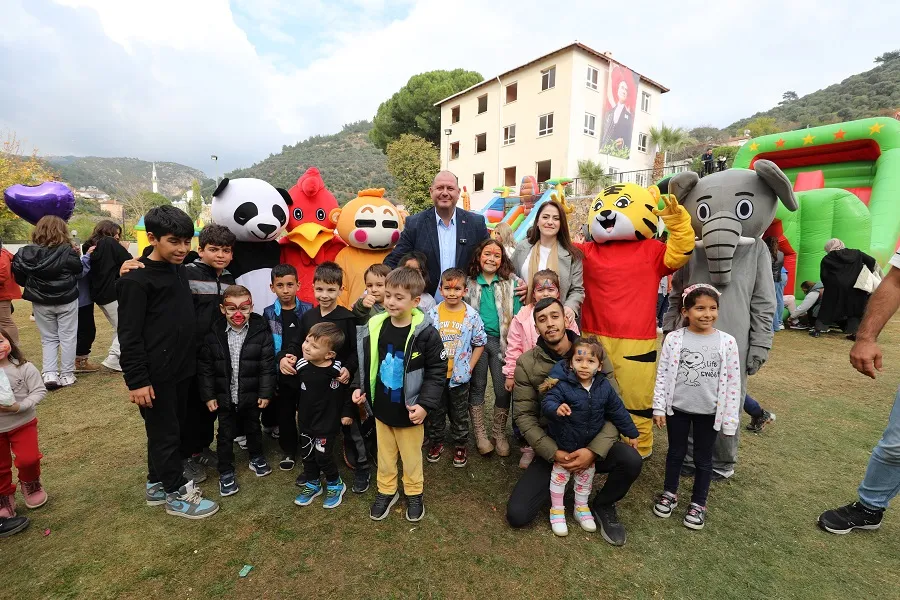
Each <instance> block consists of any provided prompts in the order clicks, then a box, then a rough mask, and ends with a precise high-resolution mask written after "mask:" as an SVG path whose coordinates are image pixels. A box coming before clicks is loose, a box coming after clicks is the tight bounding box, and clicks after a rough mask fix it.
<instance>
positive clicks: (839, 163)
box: [734, 117, 900, 293]
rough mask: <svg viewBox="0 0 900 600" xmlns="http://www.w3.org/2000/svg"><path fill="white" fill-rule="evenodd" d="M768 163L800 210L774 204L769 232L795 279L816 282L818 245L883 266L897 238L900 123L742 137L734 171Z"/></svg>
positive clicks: (882, 120) (891, 121)
mask: <svg viewBox="0 0 900 600" xmlns="http://www.w3.org/2000/svg"><path fill="white" fill-rule="evenodd" d="M760 158H762V159H766V160H771V161H772V162H774V163H775V164H777V165H778V166H779V167H781V169H782V170H783V171H784V172H785V174H787V176H788V177H789V178H790V180H791V181H792V182H793V183H794V190H795V192H797V201H798V204H799V209H798V210H797V211H796V212H794V213H791V212H789V211H788V210H787V209H785V208H784V206H779V208H778V212H777V213H776V215H775V218H776V221H775V222H774V223H773V225H772V228H771V229H770V231H769V233H770V234H772V235H778V236H780V240H781V241H780V247H781V249H782V250H783V251H784V253H785V256H786V260H785V266H786V267H787V268H788V271H789V272H790V275H789V279H788V287H787V289H786V291H785V293H791V290H793V291H795V292H799V287H798V288H795V287H794V283H795V282H796V281H803V280H806V279H809V280H813V281H815V280H818V278H819V262H820V261H821V259H822V257H823V256H824V255H825V251H824V244H825V242H826V241H827V240H828V239H829V238H832V237H838V238H841V239H842V240H843V241H844V242H845V243H846V244H847V246H848V247H851V248H859V249H860V250H863V251H865V252H868V253H869V254H871V255H872V256H874V257H875V258H876V260H878V263H879V264H881V265H882V266H885V265H887V263H888V261H889V260H890V258H891V256H892V255H893V253H894V252H895V250H896V249H897V241H898V238H900V121H897V120H895V119H892V118H890V117H878V118H872V119H862V120H859V121H850V122H846V123H836V124H834V125H823V126H821V127H812V128H808V129H800V130H797V131H790V132H786V133H775V134H772V135H766V136H761V137H758V138H754V139H752V140H749V141H748V142H747V143H746V144H744V146H743V147H741V149H740V151H738V153H737V155H736V156H735V159H734V166H735V167H738V168H751V169H752V168H753V163H754V162H756V161H757V160H758V159H760Z"/></svg>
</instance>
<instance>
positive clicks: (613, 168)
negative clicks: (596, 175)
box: [609, 167, 622, 183]
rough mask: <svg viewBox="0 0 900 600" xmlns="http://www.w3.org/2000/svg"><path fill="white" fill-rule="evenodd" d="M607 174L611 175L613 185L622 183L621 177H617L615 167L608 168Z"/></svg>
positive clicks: (617, 173) (617, 172)
mask: <svg viewBox="0 0 900 600" xmlns="http://www.w3.org/2000/svg"><path fill="white" fill-rule="evenodd" d="M609 174H610V175H612V180H613V181H614V182H615V183H622V176H621V175H619V169H618V168H616V167H610V168H609Z"/></svg>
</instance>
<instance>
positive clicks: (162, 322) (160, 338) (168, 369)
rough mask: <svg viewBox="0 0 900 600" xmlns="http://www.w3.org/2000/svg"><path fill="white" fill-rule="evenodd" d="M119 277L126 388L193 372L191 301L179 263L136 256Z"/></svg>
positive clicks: (184, 274)
mask: <svg viewBox="0 0 900 600" xmlns="http://www.w3.org/2000/svg"><path fill="white" fill-rule="evenodd" d="M139 260H140V261H141V262H142V263H144V268H143V269H134V270H133V271H129V272H128V273H126V274H125V275H122V277H120V278H119V281H118V282H117V283H116V292H117V294H118V299H119V344H120V345H121V347H122V358H121V365H122V371H123V373H124V375H125V385H127V386H128V389H129V390H136V389H138V388H142V387H146V386H148V385H151V384H152V383H153V382H162V381H170V382H172V383H174V382H177V381H181V380H183V379H184V378H186V377H190V376H192V375H193V374H194V373H195V369H196V350H195V340H194V328H195V323H196V318H195V316H194V302H193V300H192V298H191V288H190V285H189V284H188V278H187V274H186V273H185V270H184V266H183V265H174V264H171V263H167V262H162V261H156V260H150V259H149V258H141V259H139Z"/></svg>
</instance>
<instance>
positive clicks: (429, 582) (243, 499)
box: [0, 302, 900, 599]
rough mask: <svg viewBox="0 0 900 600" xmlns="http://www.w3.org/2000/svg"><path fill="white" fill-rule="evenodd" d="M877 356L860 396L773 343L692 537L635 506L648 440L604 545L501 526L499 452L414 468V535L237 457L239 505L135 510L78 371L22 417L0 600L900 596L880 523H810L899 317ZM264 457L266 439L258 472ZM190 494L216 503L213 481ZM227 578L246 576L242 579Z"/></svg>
mask: <svg viewBox="0 0 900 600" xmlns="http://www.w3.org/2000/svg"><path fill="white" fill-rule="evenodd" d="M17 308H18V310H17V311H16V317H17V318H18V322H19V324H20V327H21V328H22V339H23V340H24V341H23V346H24V350H25V352H26V355H27V356H29V357H31V358H32V359H34V360H35V362H37V363H39V362H40V356H39V355H40V347H39V341H38V335H37V331H36V329H35V327H34V324H33V323H31V322H29V321H28V312H29V311H28V305H27V303H21V302H19V303H17ZM97 323H98V326H99V329H100V331H99V333H98V341H97V344H96V346H95V355H94V356H95V360H97V361H99V360H100V359H101V358H102V356H101V355H102V353H103V352H104V351H105V349H106V347H107V344H108V342H109V338H110V334H109V328H108V327H107V326H106V323H105V321H104V319H103V317H102V315H101V314H100V313H99V311H98V312H97ZM882 341H883V346H884V349H885V352H886V358H885V365H886V369H887V374H886V375H885V376H883V377H882V378H880V379H879V380H878V381H877V382H872V381H870V380H868V379H866V378H864V377H862V376H861V375H858V374H856V372H855V371H853V370H852V368H851V367H850V364H849V361H848V360H847V352H848V351H849V349H850V343H849V342H847V341H846V340H844V339H843V337H841V336H837V335H836V334H831V335H829V336H826V337H823V338H820V339H818V340H814V339H812V338H810V337H808V336H807V335H806V334H805V333H804V332H796V331H785V332H782V333H779V334H778V336H777V339H776V348H775V350H774V351H773V353H772V355H771V360H770V362H769V363H768V364H767V365H766V366H765V367H764V368H763V370H762V371H761V372H760V374H759V375H757V376H755V377H753V378H751V392H752V393H753V394H754V395H755V396H756V397H757V399H759V400H760V402H761V403H762V404H763V405H764V406H765V407H766V408H768V409H769V410H772V411H774V412H775V413H777V415H778V420H777V422H776V423H775V424H774V425H773V426H770V427H769V428H767V429H766V430H765V432H764V433H763V434H761V435H754V434H746V435H744V436H743V441H742V443H741V453H740V458H741V462H740V464H739V467H738V471H737V476H736V477H735V479H734V480H733V481H730V482H725V483H717V484H713V488H712V491H711V494H710V501H709V506H710V513H709V520H708V523H707V526H706V528H705V529H704V530H703V531H701V532H694V531H689V530H687V529H685V528H684V527H683V526H682V525H681V520H680V518H672V519H669V520H668V521H663V520H661V519H658V518H656V517H654V516H653V514H652V513H651V511H650V507H651V501H652V497H653V495H654V494H655V493H657V492H658V491H659V490H660V488H661V484H662V476H663V470H664V464H663V463H664V455H665V448H666V444H665V437H664V435H661V436H659V437H658V439H657V442H656V454H655V455H654V457H653V458H652V459H650V461H649V462H647V463H646V464H645V466H644V471H643V473H642V475H641V478H640V479H639V480H638V482H637V483H636V484H635V486H634V487H633V488H632V491H631V493H630V494H629V496H628V498H626V499H625V500H624V501H623V502H621V503H620V505H619V515H620V517H621V519H622V520H623V522H624V523H625V525H626V526H627V528H628V543H627V545H626V546H624V547H622V548H613V547H612V546H609V545H608V544H606V543H605V542H604V541H603V539H602V538H601V537H600V535H599V534H593V535H589V534H585V533H583V532H581V530H580V529H577V525H576V524H575V523H574V521H572V520H571V519H570V521H569V526H570V535H569V537H568V538H563V539H559V538H555V537H554V536H553V534H552V533H551V532H550V527H549V524H548V523H547V522H546V521H545V520H544V519H543V518H541V519H539V520H538V522H536V523H535V524H534V525H533V526H532V527H530V528H527V529H525V530H520V531H513V530H511V529H510V528H509V527H508V526H507V525H506V523H505V520H504V507H505V503H506V499H507V497H508V494H509V492H510V490H511V489H512V486H513V484H514V483H515V481H516V479H517V477H518V476H519V473H520V471H519V469H518V467H517V462H518V456H511V457H510V458H508V459H499V458H497V457H491V458H488V459H482V458H481V457H479V456H477V454H475V453H474V448H473V450H472V452H473V454H475V455H474V456H471V455H470V456H471V458H470V463H469V467H468V468H466V469H454V468H453V467H452V466H451V464H450V461H448V460H447V459H446V455H445V458H444V459H442V461H441V462H440V463H438V464H436V465H431V464H427V463H426V465H425V472H426V486H425V489H426V492H425V498H426V507H427V512H426V516H425V518H424V520H423V521H422V522H420V523H418V524H411V523H408V522H407V521H406V520H405V519H404V518H403V515H402V512H401V509H400V507H401V505H402V503H401V504H398V506H397V508H395V510H394V513H393V514H391V515H390V517H388V519H387V520H385V521H383V522H381V523H374V522H372V521H371V520H369V517H368V509H369V503H370V502H371V501H372V498H373V496H374V491H373V490H374V486H373V489H371V490H370V491H369V492H368V493H367V494H365V495H364V497H358V496H355V495H353V494H350V493H349V492H348V493H347V495H346V496H345V499H344V504H342V505H341V506H340V507H339V508H338V509H337V510H334V511H325V510H323V509H322V508H321V503H320V502H318V503H316V504H314V505H313V506H310V507H306V508H299V507H297V506H294V505H293V503H292V501H293V498H294V495H295V493H296V488H295V487H294V485H293V481H294V477H295V476H296V471H295V472H292V473H283V472H281V471H279V470H277V467H276V470H275V472H274V473H273V474H272V475H270V476H269V477H266V478H264V479H257V478H256V477H254V476H253V475H252V473H250V471H249V470H248V469H247V468H246V466H245V465H246V462H243V463H242V466H241V467H240V469H239V472H238V478H239V482H240V484H241V486H242V489H241V492H240V493H239V494H238V495H236V496H233V497H231V498H226V499H225V500H224V501H223V503H222V509H221V510H220V512H219V514H217V515H215V516H214V517H212V518H210V519H206V520H204V521H196V522H195V521H188V520H186V519H179V518H175V517H170V516H167V515H166V514H165V513H164V509H163V508H161V507H156V508H150V507H147V506H145V505H144V500H143V489H144V477H145V474H146V471H145V469H146V467H145V464H146V459H145V437H144V430H143V425H142V422H141V419H140V417H139V415H138V411H137V409H136V408H135V407H134V406H133V405H131V404H129V403H128V400H127V395H126V393H125V387H124V385H123V384H122V381H121V377H119V376H115V375H112V374H99V373H98V374H92V375H86V376H82V377H80V378H79V381H78V383H77V384H76V385H75V386H74V387H72V388H69V389H66V390H62V391H58V392H55V393H53V394H51V395H49V396H48V397H47V398H46V399H45V400H44V402H43V403H42V404H41V405H40V406H39V408H38V415H39V419H40V432H41V433H40V440H41V449H42V451H43V453H44V463H43V465H44V476H43V480H44V484H45V486H46V489H47V491H48V493H49V495H50V501H49V503H48V504H47V505H46V506H44V507H43V508H41V509H38V510H34V511H30V510H27V509H24V507H23V509H22V511H21V513H22V514H26V515H28V516H29V517H30V518H31V519H32V525H31V528H30V529H28V530H27V531H26V532H25V533H24V534H21V535H18V536H15V537H13V538H9V539H5V540H2V541H0V549H2V556H3V563H4V564H3V567H2V569H0V573H2V589H3V597H6V598H21V599H30V598H92V599H93V598H162V597H165V596H170V597H174V598H217V597H237V598H284V597H301V596H302V597H306V596H313V595H314V596H316V597H319V598H418V597H422V598H539V597H546V598H592V599H593V598H601V597H602V598H610V597H615V598H629V599H639V598H716V599H723V598H846V597H853V598H900V568H898V566H900V544H898V539H900V535H898V534H900V512H898V511H897V510H896V509H895V510H894V511H892V512H889V513H888V515H887V518H886V520H885V523H884V525H883V526H882V529H881V530H880V531H878V532H862V533H854V534H852V535H848V536H834V535H830V534H826V533H824V532H822V531H820V530H819V529H818V528H817V527H816V525H815V520H816V517H817V516H818V514H819V513H820V512H821V511H822V510H824V509H826V508H829V507H833V506H836V505H839V504H844V503H846V502H848V501H850V500H853V499H854V498H855V493H856V487H857V485H858V483H859V480H860V478H861V477H862V475H863V473H864V470H865V466H866V461H867V460H868V456H869V452H870V450H871V448H872V446H873V445H874V444H875V442H876V441H877V440H878V438H879V436H880V434H881V431H882V430H883V428H884V425H885V423H886V422H887V416H888V412H889V410H890V407H891V403H892V401H893V397H894V392H895V390H896V387H897V383H898V380H900V377H898V373H900V351H898V344H900V322H897V321H895V322H894V323H892V324H891V326H890V327H889V331H887V332H886V333H885V335H884V337H883V340H882ZM746 418H747V417H746V415H745V416H744V423H745V424H746ZM745 433H746V432H745ZM276 452H277V447H276V445H275V444H274V443H273V442H272V440H267V454H268V457H269V459H270V460H272V461H277V458H278V457H277V456H276ZM239 456H241V454H239ZM244 456H245V455H244ZM689 485H690V480H688V481H687V486H689ZM202 487H203V489H204V490H205V491H206V493H207V495H208V496H210V497H212V498H214V499H218V491H217V485H216V478H215V476H214V474H212V473H210V479H209V480H207V482H206V483H205V484H203V486H202ZM687 489H689V487H688V488H687ZM683 491H684V490H683ZM20 504H21V501H20ZM45 530H49V531H50V533H49V535H47V536H44V535H43V533H44V532H45ZM243 565H253V571H252V572H251V573H250V575H249V576H248V577H247V578H245V579H241V578H239V577H238V571H240V569H241V567H242V566H243Z"/></svg>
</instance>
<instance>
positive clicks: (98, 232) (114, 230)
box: [88, 219, 122, 246]
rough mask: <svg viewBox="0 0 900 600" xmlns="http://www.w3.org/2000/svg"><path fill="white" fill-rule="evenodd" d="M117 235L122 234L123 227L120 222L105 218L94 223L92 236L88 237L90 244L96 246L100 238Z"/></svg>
mask: <svg viewBox="0 0 900 600" xmlns="http://www.w3.org/2000/svg"><path fill="white" fill-rule="evenodd" d="M117 235H118V236H121V235H122V228H121V227H120V226H119V225H118V223H115V222H113V221H110V220H109V219H103V220H102V221H99V222H98V223H97V224H96V225H94V231H92V232H91V237H89V238H88V246H96V245H97V242H99V241H100V238H105V237H111V238H114V237H116V236H117Z"/></svg>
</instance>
